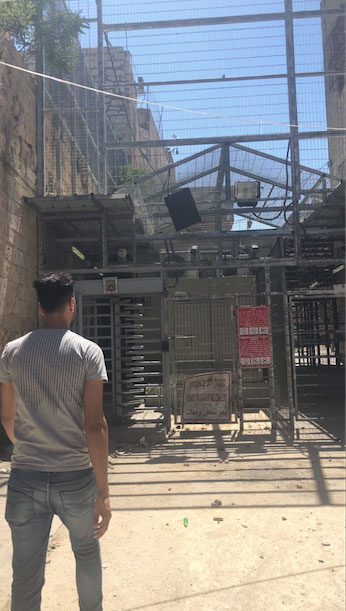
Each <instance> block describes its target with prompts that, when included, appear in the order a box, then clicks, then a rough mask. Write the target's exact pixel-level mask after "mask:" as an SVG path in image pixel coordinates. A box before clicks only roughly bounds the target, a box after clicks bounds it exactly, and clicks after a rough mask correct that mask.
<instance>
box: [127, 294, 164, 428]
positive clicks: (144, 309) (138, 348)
mask: <svg viewBox="0 0 346 611" xmlns="http://www.w3.org/2000/svg"><path fill="white" fill-rule="evenodd" d="M115 316H116V351H115V352H116V359H115V369H116V403H117V416H118V418H121V419H122V420H126V419H128V418H130V417H134V416H136V417H137V419H138V418H139V415H141V417H142V418H145V420H146V422H149V421H150V420H154V421H155V422H157V421H158V420H159V419H160V417H161V418H163V414H164V405H163V380H162V358H161V296H160V295H144V296H136V297H133V296H123V297H119V298H118V299H117V300H116V303H115ZM148 412H150V414H149V415H148ZM146 414H147V415H146Z"/></svg>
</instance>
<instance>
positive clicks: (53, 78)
mask: <svg viewBox="0 0 346 611" xmlns="http://www.w3.org/2000/svg"><path fill="white" fill-rule="evenodd" d="M0 65H2V66H6V67H7V68H13V69H14V70H19V71H20V72H26V73H27V74H33V75H35V76H40V77H42V78H46V79H49V80H51V81H56V82H57V83H63V84H64V85H71V86H72V87H79V89H87V90H88V91H94V92H95V93H102V94H103V95H106V96H109V97H112V98H118V99H119V98H120V99H123V100H128V101H130V102H136V104H138V103H139V104H140V103H142V102H141V101H139V100H138V99H137V98H131V97H129V96H126V95H120V94H118V93H110V92H109V91H104V90H103V89H96V88H95V87H88V86H87V85H81V84H80V83H74V82H73V81H67V80H65V79H61V78H58V77H57V76H51V75H49V74H42V73H41V72H36V71H35V70H29V69H28V68H22V66H15V65H14V64H9V63H7V62H4V61H1V60H0ZM145 104H148V105H150V106H159V107H160V108H168V109H169V110H179V111H180V112H186V113H189V114H194V115H202V116H204V117H210V118H214V119H215V118H216V119H230V120H231V121H239V122H240V123H251V124H252V125H253V124H254V119H253V118H250V117H244V118H242V117H232V116H230V115H221V114H216V113H210V112H203V111H201V110H191V109H190V108H181V107H180V106H172V105H171V104H161V103H160V102H145ZM256 124H257V125H275V126H281V127H296V128H298V127H305V129H317V130H321V129H324V130H325V131H326V133H327V132H328V131H331V130H333V131H340V132H346V128H345V127H325V128H321V125H318V126H316V125H306V124H300V125H295V124H294V123H277V122H274V121H256Z"/></svg>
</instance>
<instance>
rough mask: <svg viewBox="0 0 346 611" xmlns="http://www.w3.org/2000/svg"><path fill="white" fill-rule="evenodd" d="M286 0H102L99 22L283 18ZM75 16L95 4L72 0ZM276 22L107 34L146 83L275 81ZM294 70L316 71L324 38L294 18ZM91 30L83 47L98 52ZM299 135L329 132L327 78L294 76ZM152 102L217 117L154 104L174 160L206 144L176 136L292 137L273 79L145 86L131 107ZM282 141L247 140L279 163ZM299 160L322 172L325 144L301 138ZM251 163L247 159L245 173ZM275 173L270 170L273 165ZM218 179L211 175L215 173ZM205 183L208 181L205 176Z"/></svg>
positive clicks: (313, 1)
mask: <svg viewBox="0 0 346 611" xmlns="http://www.w3.org/2000/svg"><path fill="white" fill-rule="evenodd" d="M284 4H285V3H284V0H268V2H266V1H263V0H248V2H244V1H243V0H214V2H213V3H211V2H210V0H174V2H173V1H172V0H160V1H158V0H122V1H121V2H115V1H114V0H113V1H112V0H103V14H104V22H105V23H126V22H137V21H139V22H143V21H155V20H158V21H162V20H168V19H189V18H201V17H220V16H227V15H240V14H257V13H260V14H262V13H271V12H283V11H284ZM68 5H69V6H70V8H71V9H72V10H80V11H81V12H82V14H83V15H84V16H86V17H89V18H92V17H95V16H96V3H95V0H69V1H68ZM319 8H320V2H319V1H317V0H293V10H295V11H300V10H312V9H319ZM284 33H285V29H284V22H283V21H267V22H257V23H248V24H246V23H245V24H244V23H242V24H227V25H210V26H193V27H181V28H167V29H161V30H160V29H148V30H142V31H138V30H137V31H136V30H135V31H127V32H123V31H115V32H110V33H109V39H110V41H111V44H112V45H113V46H122V47H124V48H126V49H127V50H128V51H129V52H130V53H131V57H132V66H133V72H134V76H135V78H136V79H137V78H138V77H142V78H143V79H144V81H145V82H150V81H154V82H158V81H162V80H164V81H166V80H185V79H186V80H193V79H209V78H223V75H225V76H226V77H238V76H249V75H251V76H262V75H279V74H283V73H285V72H286V49H285V36H284ZM294 37H295V62H296V71H297V72H315V71H321V70H323V52H322V34H321V25H320V20H319V19H318V18H316V17H313V18H308V19H296V20H295V21H294ZM96 40H97V38H96V25H95V24H92V25H91V27H90V29H89V31H88V32H87V33H86V34H85V36H84V37H83V38H82V45H83V46H91V47H92V46H96V44H97V43H96ZM296 86H297V104H298V121H299V125H300V127H299V129H300V130H302V131H314V130H316V129H318V130H319V129H324V128H325V127H326V113H325V92H324V78H323V77H321V76H314V77H306V76H305V77H299V78H297V83H296ZM146 101H149V102H159V103H162V104H167V105H174V106H178V107H182V108H186V109H189V110H197V111H200V112H204V113H209V114H217V115H223V117H220V118H217V117H212V116H198V115H193V114H188V113H184V112H182V111H180V110H170V109H166V108H163V109H157V108H155V107H151V109H152V113H153V116H154V118H155V120H156V124H157V126H158V127H159V128H160V135H161V137H163V138H176V141H177V146H176V147H174V148H172V150H173V157H174V160H175V161H178V160H180V159H182V158H184V157H186V156H188V155H191V154H193V153H194V152H197V151H198V150H200V149H203V148H205V147H204V146H199V147H196V146H189V147H186V146H179V139H180V138H195V137H197V138H198V137H218V136H235V135H248V134H254V135H256V134H260V135H262V134H270V133H285V132H287V131H289V128H288V124H289V108H288V92H287V80H286V79H285V78H275V77H274V76H273V78H270V79H266V80H262V79H258V80H251V81H250V80H249V81H243V82H239V81H233V82H222V81H221V82H216V83H207V84H196V83H194V84H193V83H190V84H184V85H183V84H180V85H167V84H166V85H151V86H149V87H148V88H147V89H146V91H145V95H144V96H139V98H138V105H139V106H140V105H143V104H144V105H145V102H146ZM287 144H288V143H287V141H271V142H265V143H259V144H257V145H256V143H255V144H253V143H251V144H250V145H249V146H252V147H254V148H255V147H256V146H259V147H260V148H261V149H262V150H263V151H267V152H270V153H271V154H273V155H277V156H280V157H283V158H285V156H286V152H287ZM300 154H301V163H303V164H305V165H309V166H310V167H315V168H323V169H326V168H327V163H328V146H327V139H323V138H322V139H307V140H302V141H300ZM249 163H250V159H245V157H244V164H245V165H244V167H246V164H249ZM273 171H274V169H273ZM214 179H215V177H214ZM210 180H212V179H210Z"/></svg>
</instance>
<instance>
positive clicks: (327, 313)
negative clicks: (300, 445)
mask: <svg viewBox="0 0 346 611" xmlns="http://www.w3.org/2000/svg"><path fill="white" fill-rule="evenodd" d="M290 323H291V337H292V353H293V360H294V367H293V380H294V393H295V406H296V417H297V418H298V417H301V416H306V417H319V416H320V415H321V414H322V412H323V414H324V417H325V418H328V413H329V417H332V415H333V411H334V413H335V410H337V411H339V412H340V411H342V410H343V408H344V401H345V386H344V379H345V355H344V340H343V338H344V326H345V312H344V306H343V300H340V301H339V302H338V300H337V299H336V298H334V297H332V296H331V295H318V294H316V296H311V295H310V296H301V297H291V298H290ZM326 407H327V410H328V412H326Z"/></svg>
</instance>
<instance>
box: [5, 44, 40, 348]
mask: <svg viewBox="0 0 346 611" xmlns="http://www.w3.org/2000/svg"><path fill="white" fill-rule="evenodd" d="M0 57H1V59H3V60H4V61H6V62H9V63H14V64H17V65H23V63H22V58H21V56H20V55H19V53H18V52H17V51H16V49H15V48H14V46H13V44H12V42H11V40H10V39H9V38H8V37H7V36H6V35H2V36H1V37H0ZM35 172H36V127H35V83H34V81H33V79H32V78H31V77H30V76H29V75H25V74H23V73H21V72H17V71H15V70H12V69H10V68H6V67H4V66H0V184H1V189H0V350H2V348H3V346H4V344H5V343H6V342H7V341H9V340H11V339H14V338H16V337H18V336H20V335H23V334H24V333H26V332H28V331H30V330H31V329H33V328H35V327H36V325H37V305H36V297H35V291H34V289H33V288H32V283H33V280H34V279H35V277H36V274H37V244H36V241H37V237H36V236H37V219H36V212H35V211H34V210H33V209H32V208H30V207H29V206H28V205H27V204H24V203H23V196H29V197H32V196H33V195H35V188H36V174H35Z"/></svg>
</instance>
